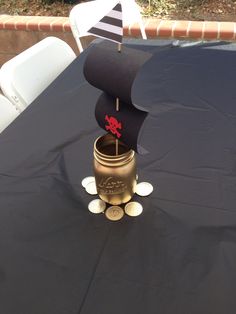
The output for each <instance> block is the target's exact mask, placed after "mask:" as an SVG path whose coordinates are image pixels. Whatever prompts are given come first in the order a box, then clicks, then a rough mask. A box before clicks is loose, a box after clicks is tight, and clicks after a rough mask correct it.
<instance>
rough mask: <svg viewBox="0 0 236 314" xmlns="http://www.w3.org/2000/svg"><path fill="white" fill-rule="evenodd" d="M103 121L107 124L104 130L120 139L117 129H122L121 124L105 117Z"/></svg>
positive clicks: (112, 118) (114, 119)
mask: <svg viewBox="0 0 236 314" xmlns="http://www.w3.org/2000/svg"><path fill="white" fill-rule="evenodd" d="M105 120H106V121H107V122H108V123H109V125H106V126H105V127H106V130H108V131H111V133H112V134H114V135H116V136H117V137H118V138H120V137H121V133H120V132H119V131H118V130H117V129H120V130H121V129H122V125H121V122H118V121H117V119H116V118H114V117H112V116H110V117H108V115H106V117H105Z"/></svg>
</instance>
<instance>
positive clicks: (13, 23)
mask: <svg viewBox="0 0 236 314" xmlns="http://www.w3.org/2000/svg"><path fill="white" fill-rule="evenodd" d="M144 24H145V30H146V34H147V37H148V38H181V39H206V40H228V41H234V40H235V39H236V23H234V22H207V21H199V22H198V21H172V20H158V19H154V18H150V19H146V20H144ZM124 35H125V36H130V37H140V35H141V34H140V31H139V26H138V24H133V25H130V26H129V27H128V28H125V29H124ZM47 36H56V37H59V38H61V39H62V40H64V41H66V42H67V43H68V44H69V45H70V46H71V47H72V49H73V50H74V51H75V53H76V54H78V53H79V51H78V49H77V46H76V43H75V41H74V38H73V36H72V33H71V29H70V25H69V21H68V18H67V17H45V16H40V17H37V16H9V15H0V65H1V64H3V63H4V62H6V61H7V60H9V59H11V58H12V57H13V56H15V55H16V54H18V53H20V52H21V51H23V50H25V49H26V48H28V47H30V46H32V45H34V44H35V43H37V42H38V41H40V40H41V39H43V38H45V37H47ZM91 40H92V37H91V36H90V37H86V38H84V39H83V41H85V42H86V43H88V42H90V41H91Z"/></svg>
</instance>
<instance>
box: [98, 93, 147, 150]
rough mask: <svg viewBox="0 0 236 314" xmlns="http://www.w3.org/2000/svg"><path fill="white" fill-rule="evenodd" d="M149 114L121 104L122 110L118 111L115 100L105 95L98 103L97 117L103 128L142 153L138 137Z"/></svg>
mask: <svg viewBox="0 0 236 314" xmlns="http://www.w3.org/2000/svg"><path fill="white" fill-rule="evenodd" d="M147 115H148V113H147V112H146V111H142V110H139V109H137V108H135V107H134V106H127V105H126V104H125V103H124V102H120V110H119V111H116V106H115V102H114V98H113V97H112V96H109V95H108V94H106V93H103V94H102V95H101V96H100V97H99V99H98V102H97V105H96V109H95V117H96V120H97V122H98V124H99V126H100V127H101V128H103V129H104V130H106V131H107V132H109V133H111V134H113V135H114V136H115V137H116V138H118V139H119V140H121V141H122V142H124V143H126V144H127V145H128V146H129V147H130V148H131V149H133V150H134V151H136V152H138V153H142V151H141V147H138V144H137V142H138V138H137V136H138V135H139V133H140V130H141V128H142V124H143V122H144V120H145V119H146V117H147Z"/></svg>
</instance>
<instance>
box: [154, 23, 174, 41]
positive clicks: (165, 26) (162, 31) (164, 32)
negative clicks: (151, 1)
mask: <svg viewBox="0 0 236 314" xmlns="http://www.w3.org/2000/svg"><path fill="white" fill-rule="evenodd" d="M174 23H175V21H167V20H163V21H162V23H161V24H160V27H159V30H158V31H157V35H158V36H160V37H171V36H172V29H173V26H174Z"/></svg>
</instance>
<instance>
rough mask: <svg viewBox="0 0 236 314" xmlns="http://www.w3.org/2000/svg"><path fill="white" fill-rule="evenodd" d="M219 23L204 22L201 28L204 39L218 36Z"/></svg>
mask: <svg viewBox="0 0 236 314" xmlns="http://www.w3.org/2000/svg"><path fill="white" fill-rule="evenodd" d="M218 27H219V24H218V22H205V27H204V30H203V36H202V37H203V38H204V39H216V38H218V37H219V28H218Z"/></svg>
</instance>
